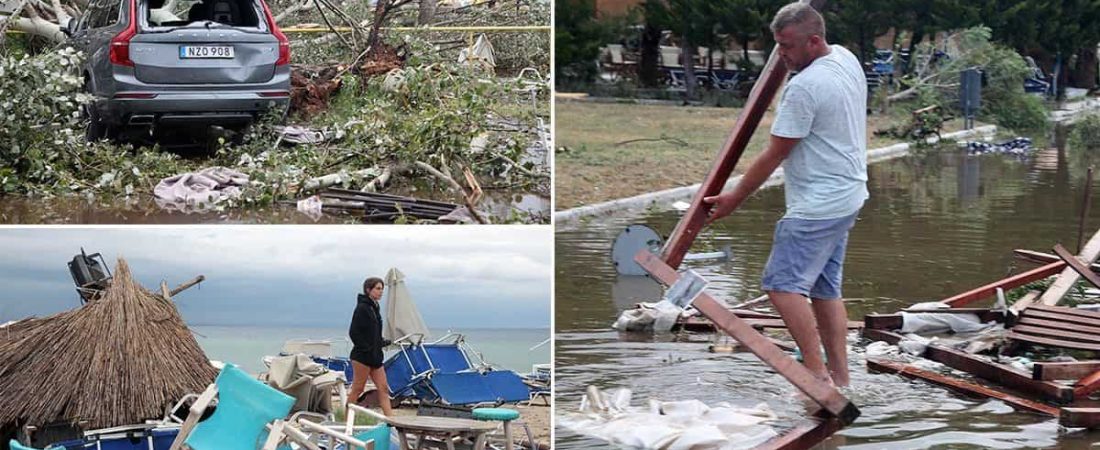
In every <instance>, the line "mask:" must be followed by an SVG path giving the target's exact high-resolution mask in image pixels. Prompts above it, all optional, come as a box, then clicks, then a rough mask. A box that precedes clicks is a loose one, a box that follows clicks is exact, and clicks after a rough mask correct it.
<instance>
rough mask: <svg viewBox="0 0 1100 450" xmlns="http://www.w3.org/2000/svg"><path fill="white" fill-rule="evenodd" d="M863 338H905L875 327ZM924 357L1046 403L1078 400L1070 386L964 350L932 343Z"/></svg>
mask: <svg viewBox="0 0 1100 450" xmlns="http://www.w3.org/2000/svg"><path fill="white" fill-rule="evenodd" d="M863 336H864V337H865V338H868V339H871V340H879V341H884V342H886V343H889V344H892V345H897V343H898V342H901V341H902V340H903V339H905V337H904V336H902V335H900V334H898V333H895V332H892V331H887V330H874V329H871V328H864V329H863ZM921 356H923V357H925V358H927V359H930V360H933V361H936V362H938V363H941V364H943V365H946V366H948V367H951V368H953V369H957V370H961V371H963V372H966V373H969V374H971V375H974V376H976V377H980V378H985V379H987V380H990V381H993V382H996V383H998V384H1000V385H1003V386H1005V387H1010V388H1013V389H1017V390H1019V391H1021V392H1025V393H1028V394H1032V395H1036V396H1038V397H1040V398H1042V399H1044V400H1051V401H1055V402H1059V403H1070V402H1072V401H1073V399H1074V396H1073V388H1071V387H1069V386H1065V385H1062V384H1059V383H1054V382H1050V381H1039V380H1035V379H1033V378H1032V376H1031V374H1029V373H1025V372H1022V371H1019V370H1016V369H1014V368H1012V367H1011V366H1007V365H1004V364H998V363H995V362H993V361H989V360H986V359H985V358H982V357H980V356H975V355H971V354H969V353H966V352H964V351H962V350H956V349H953V348H950V347H945V346H942V345H939V344H929V345H928V348H927V349H926V350H925V351H924V354H923V355H921Z"/></svg>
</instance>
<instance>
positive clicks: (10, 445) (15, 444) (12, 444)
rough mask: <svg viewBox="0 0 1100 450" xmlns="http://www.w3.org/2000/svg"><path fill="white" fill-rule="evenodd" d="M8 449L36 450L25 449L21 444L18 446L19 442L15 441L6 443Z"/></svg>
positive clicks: (32, 449) (31, 449) (34, 449)
mask: <svg viewBox="0 0 1100 450" xmlns="http://www.w3.org/2000/svg"><path fill="white" fill-rule="evenodd" d="M8 448H10V449H11V450H38V449H37V448H34V447H27V446H25V445H23V444H20V443H19V441H17V440H15V439H12V440H10V441H8Z"/></svg>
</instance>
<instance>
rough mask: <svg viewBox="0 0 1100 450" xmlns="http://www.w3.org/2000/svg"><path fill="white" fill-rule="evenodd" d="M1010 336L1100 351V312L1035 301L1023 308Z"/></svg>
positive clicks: (1064, 346)
mask: <svg viewBox="0 0 1100 450" xmlns="http://www.w3.org/2000/svg"><path fill="white" fill-rule="evenodd" d="M1006 337H1007V338H1008V339H1009V340H1011V341H1016V342H1019V343H1024V344H1030V345H1041V346H1046V347H1056V348H1064V349H1070V350H1086V351H1100V312H1094V311H1084V310H1080V309H1077V308H1066V307H1059V306H1046V305H1032V306H1030V307H1028V308H1026V309H1024V310H1023V311H1021V313H1020V318H1019V320H1017V321H1016V325H1015V326H1013V327H1012V328H1010V329H1009V332H1008V334H1006Z"/></svg>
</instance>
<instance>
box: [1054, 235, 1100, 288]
mask: <svg viewBox="0 0 1100 450" xmlns="http://www.w3.org/2000/svg"><path fill="white" fill-rule="evenodd" d="M1054 254H1056V255H1058V257H1059V258H1062V261H1065V262H1066V265H1068V266H1069V267H1070V268H1071V269H1073V270H1074V271H1076V272H1077V274H1078V275H1081V276H1082V277H1084V278H1085V279H1086V280H1089V283H1092V285H1093V286H1096V287H1100V276H1097V275H1096V274H1095V273H1093V272H1092V269H1089V268H1088V266H1086V265H1085V264H1084V263H1082V262H1081V260H1079V259H1077V257H1076V256H1073V254H1071V253H1070V252H1069V250H1066V248H1065V247H1062V244H1057V245H1055V246H1054Z"/></svg>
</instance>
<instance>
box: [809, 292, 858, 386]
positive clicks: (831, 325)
mask: <svg viewBox="0 0 1100 450" xmlns="http://www.w3.org/2000/svg"><path fill="white" fill-rule="evenodd" d="M813 311H814V317H815V318H816V319H817V328H818V330H819V331H820V333H821V341H822V343H824V344H825V356H827V357H828V359H829V361H828V365H829V375H831V376H832V378H833V383H836V385H837V386H838V387H844V386H847V385H848V383H849V382H850V380H849V379H848V311H847V310H846V309H845V308H844V301H843V300H842V299H839V298H837V299H829V300H824V299H819V298H815V299H813ZM802 354H803V355H805V354H806V350H802Z"/></svg>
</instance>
